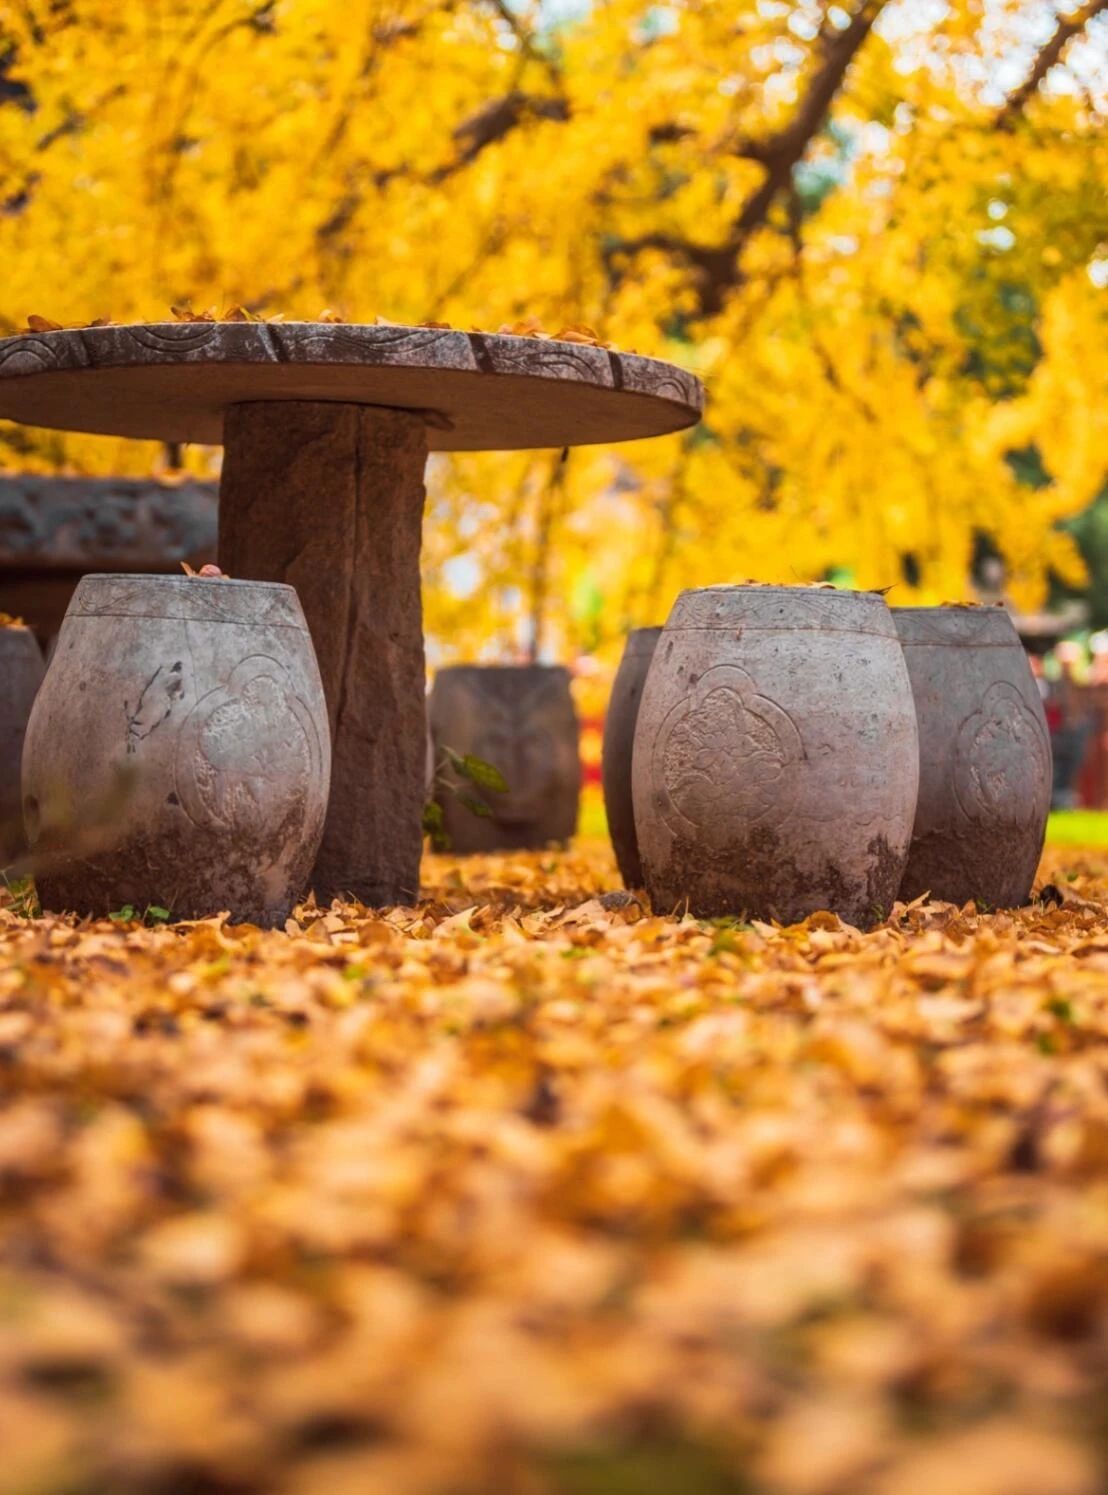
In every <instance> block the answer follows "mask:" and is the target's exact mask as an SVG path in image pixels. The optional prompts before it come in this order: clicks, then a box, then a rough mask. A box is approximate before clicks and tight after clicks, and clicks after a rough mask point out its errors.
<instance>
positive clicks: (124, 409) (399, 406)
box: [0, 322, 703, 903]
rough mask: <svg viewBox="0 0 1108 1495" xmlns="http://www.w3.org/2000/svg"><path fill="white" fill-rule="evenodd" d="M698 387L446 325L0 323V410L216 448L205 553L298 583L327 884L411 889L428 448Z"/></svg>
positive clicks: (599, 426)
mask: <svg viewBox="0 0 1108 1495" xmlns="http://www.w3.org/2000/svg"><path fill="white" fill-rule="evenodd" d="M702 402H703V391H702V389H701V386H700V384H699V383H698V381H697V380H696V379H695V378H693V376H692V375H691V374H688V373H686V372H685V371H684V370H682V369H679V368H677V367H675V366H674V365H672V364H669V363H663V362H660V361H659V360H657V359H651V358H641V357H639V356H637V355H635V354H626V353H616V352H611V351H609V350H607V349H603V348H595V347H592V346H590V345H587V344H582V343H567V342H559V341H555V340H553V339H538V338H526V337H512V336H505V335H501V334H496V335H493V334H488V333H476V332H472V333H466V332H455V331H451V330H448V329H444V328H438V327H406V326H396V325H391V324H378V325H374V326H363V325H355V324H346V323H338V324H336V323H317V322H282V323H276V324H275V323H261V322H168V323H162V322H156V323H139V324H134V325H129V326H120V327H90V328H83V329H79V330H78V329H72V330H65V331H57V332H43V333H27V334H23V335H21V336H19V337H12V338H6V339H0V416H3V417H7V418H9V419H12V420H18V421H23V422H25V423H26V424H28V425H34V426H49V427H53V428H55V429H61V430H70V431H89V432H97V433H101V434H105V435H113V436H134V437H145V438H152V439H156V440H159V441H178V442H185V441H192V442H207V443H218V442H222V443H223V446H224V458H223V478H222V484H221V489H220V519H219V558H220V563H221V565H222V566H223V568H224V570H226V571H227V572H228V573H229V574H230V575H232V576H239V577H244V578H250V579H253V580H259V581H284V582H290V583H291V584H292V585H293V586H294V587H295V588H296V589H297V591H298V593H299V594H300V600H301V602H302V604H303V607H304V612H305V614H306V616H307V619H308V624H309V627H310V628H311V632H312V637H313V640H314V642H315V646H316V652H317V654H318V656H319V664H320V669H321V672H322V675H323V684H324V690H325V692H326V696H327V706H328V712H329V715H330V720H331V736H332V745H333V748H332V750H333V764H332V775H331V802H330V809H329V812H328V817H327V825H326V830H325V832H324V838H323V845H322V848H321V850H320V853H319V859H318V861H317V863H316V867H315V873H314V877H313V885H314V887H315V890H316V893H317V895H318V896H319V897H320V898H324V899H326V898H330V897H331V896H332V895H334V894H339V893H352V894H354V895H355V896H356V897H358V898H360V899H362V900H363V901H364V902H366V903H391V902H410V901H412V900H413V899H414V898H415V897H416V895H417V892H418V888H419V858H420V850H421V846H422V836H421V830H420V811H421V807H422V803H423V797H424V767H425V762H424V754H425V720H424V688H425V675H424V661H423V630H422V608H421V602H420V575H419V547H420V530H421V525H422V514H423V500H424V487H423V470H424V464H425V461H426V458H427V453H428V452H429V451H486V450H509V449H518V448H523V447H552V448H558V447H563V446H577V445H583V444H588V443H595V442H616V441H629V440H634V439H636V438H638V437H644V436H657V435H661V434H663V433H665V432H668V431H677V430H680V429H682V428H684V427H687V426H691V425H694V424H695V423H696V422H697V420H699V418H700V412H701V407H702Z"/></svg>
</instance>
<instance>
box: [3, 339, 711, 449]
mask: <svg viewBox="0 0 1108 1495" xmlns="http://www.w3.org/2000/svg"><path fill="white" fill-rule="evenodd" d="M93 372H95V374H96V378H89V377H88V376H89V375H90V374H91V373H93ZM280 400H307V401H324V402H326V401H334V402H338V403H342V404H352V405H369V406H379V407H381V408H384V409H394V410H410V411H413V412H416V413H420V414H422V415H423V417H424V419H425V421H426V423H427V437H428V446H429V448H430V449H431V450H432V451H484V450H500V451H506V450H515V449H521V448H527V447H560V446H580V445H589V444H591V443H599V442H618V441H630V440H637V439H639V438H642V437H646V436H660V435H665V434H666V433H668V432H671V431H679V430H682V429H684V428H686V427H688V426H692V425H695V424H696V423H697V421H698V420H699V419H700V416H701V413H702V410H703V405H704V390H703V387H702V385H701V384H700V381H699V380H698V379H697V378H696V377H695V376H694V375H693V374H690V373H688V372H687V371H686V370H685V369H682V368H679V367H678V366H677V365H676V364H672V363H667V362H665V361H663V360H661V359H657V358H645V357H642V356H641V355H639V354H636V353H619V352H616V351H614V350H612V349H608V348H599V347H593V346H591V345H589V344H584V343H567V342H559V341H558V340H556V339H554V338H533V337H517V336H513V335H510V334H506V333H484V332H480V333H479V332H458V331H453V330H446V329H443V328H433V327H408V326H399V325H394V324H384V325H362V324H357V323H327V322H281V323H263V322H200V323H197V322H144V323H133V324H126V325H122V326H110V327H87V328H72V329H63V330H59V331H56V332H41V333H23V334H20V335H19V336H17V337H9V338H3V339H0V417H6V418H8V419H10V420H18V421H22V422H23V423H24V424H27V425H34V426H46V427H52V428H55V429H60V430H71V431H88V432H94V433H98V434H101V435H112V436H130V437H139V438H147V439H155V440H160V441H195V442H204V443H209V444H218V443H219V442H221V441H222V440H223V414H224V411H225V410H226V408H227V407H228V406H229V405H234V404H246V403H252V402H266V401H280Z"/></svg>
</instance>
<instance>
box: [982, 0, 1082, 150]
mask: <svg viewBox="0 0 1108 1495" xmlns="http://www.w3.org/2000/svg"><path fill="white" fill-rule="evenodd" d="M1105 12H1108V0H1086V4H1084V5H1082V6H1080V7H1079V8H1078V9H1077V10H1075V11H1074V12H1073V14H1072V15H1068V16H1059V17H1058V24H1057V25H1056V26H1055V28H1054V31H1053V33H1052V34H1051V37H1050V40H1049V41H1048V42H1046V43H1045V45H1044V46H1043V48H1042V49H1041V51H1040V52H1039V53H1038V55H1037V56H1036V58H1035V61H1034V63H1033V64H1032V67H1031V71H1030V72H1029V73H1028V75H1027V77H1026V78H1025V79H1024V80H1023V82H1022V83H1021V84H1020V85H1019V87H1018V88H1014V89H1013V90H1012V92H1011V93H1010V94H1009V95H1008V97H1007V98H1006V99H1005V100H1004V103H1003V104H1002V105H1001V106H1000V109H999V110H998V112H997V116H996V123H997V125H998V126H999V127H1000V128H1001V129H1010V128H1011V126H1012V125H1013V124H1014V123H1015V121H1016V120H1017V119H1018V118H1019V116H1020V115H1021V114H1022V113H1023V111H1024V109H1025V108H1026V107H1027V105H1028V103H1029V102H1030V101H1031V99H1032V98H1033V97H1034V96H1035V94H1036V93H1037V92H1038V91H1039V85H1040V84H1041V83H1042V81H1043V79H1044V78H1045V77H1046V75H1047V73H1049V72H1050V70H1051V68H1053V67H1054V65H1055V64H1056V63H1058V62H1061V60H1062V54H1063V52H1064V51H1065V50H1066V48H1067V47H1068V46H1069V44H1070V42H1071V41H1073V39H1074V37H1075V36H1079V35H1080V34H1081V32H1082V31H1084V29H1085V27H1086V26H1087V25H1088V24H1089V22H1090V21H1092V20H1094V19H1095V18H1096V17H1097V16H1099V15H1102V14H1104V13H1105Z"/></svg>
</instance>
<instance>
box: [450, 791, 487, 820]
mask: <svg viewBox="0 0 1108 1495" xmlns="http://www.w3.org/2000/svg"><path fill="white" fill-rule="evenodd" d="M458 803H459V804H460V805H464V806H465V807H466V809H467V810H468V811H469V813H470V814H471V815H480V816H481V817H482V819H485V820H491V819H492V811H491V810H490V809H489V807H488V805H487V804H486V803H485V801H484V800H483V799H478V798H477V796H476V795H474V794H459V795H458Z"/></svg>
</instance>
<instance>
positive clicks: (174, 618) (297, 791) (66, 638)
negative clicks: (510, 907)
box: [23, 576, 330, 925]
mask: <svg viewBox="0 0 1108 1495" xmlns="http://www.w3.org/2000/svg"><path fill="white" fill-rule="evenodd" d="M329 778H330V739H329V736H328V727H327V709H326V706H325V703H324V699H323V686H322V683H321V681H320V676H319V668H318V666H317V664H316V658H315V652H314V650H313V649H312V641H311V638H310V636H309V634H308V629H307V625H306V623H305V621H304V615H303V613H302V612H301V609H300V603H299V602H298V601H297V597H296V593H295V592H294V591H293V589H292V588H291V587H289V586H283V585H279V584H274V583H270V582H246V581H230V580H227V579H218V580H217V579H201V578H196V577H186V576H181V577H168V576H86V577H85V578H84V579H83V580H82V581H81V583H80V584H79V586H78V587H77V590H76V592H75V593H74V595H73V601H72V602H71V603H70V605H69V610H68V612H67V613H66V616H65V621H64V623H63V624H62V629H61V633H60V634H59V636H58V645H57V648H56V649H55V651H54V656H53V659H52V661H51V664H50V668H49V670H48V671H47V674H46V679H45V680H44V681H43V684H42V689H41V690H40V691H39V694H38V698H37V700H36V701H35V705H34V709H33V711H32V712H31V720H30V723H29V725H28V728H27V738H26V742H25V744H24V749H23V814H24V821H25V824H26V829H27V836H28V840H29V842H30V846H31V851H32V855H33V858H34V870H35V882H36V885H37V888H38V893H39V899H40V901H41V902H42V905H43V907H44V908H49V909H52V910H55V911H58V912H61V911H68V910H73V911H76V912H78V913H81V914H93V915H102V914H106V913H108V912H110V911H111V910H113V909H118V908H120V907H121V906H124V905H127V904H130V905H132V906H133V907H134V908H135V910H136V911H138V912H140V913H141V911H142V910H143V909H144V908H146V907H147V906H149V905H156V906H160V907H164V908H167V909H169V910H171V912H172V913H173V914H174V915H175V916H176V917H178V918H203V917H205V916H207V915H210V914H215V913H218V912H220V911H221V910H224V909H226V910H229V912H230V914H231V916H232V918H233V919H234V920H236V921H250V922H253V923H256V924H262V925H274V924H281V923H283V921H284V920H285V919H286V918H287V917H288V914H289V912H290V911H291V909H292V906H293V903H294V902H295V900H296V898H297V897H298V895H299V894H300V893H301V892H302V891H303V889H304V887H305V884H306V881H307V878H308V874H309V872H310V870H311V867H312V862H313V859H314V857H315V854H316V850H317V848H318V846H319V840H320V836H321V834H322V830H323V817H324V814H325V813H326V809H327V790H328V784H329Z"/></svg>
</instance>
